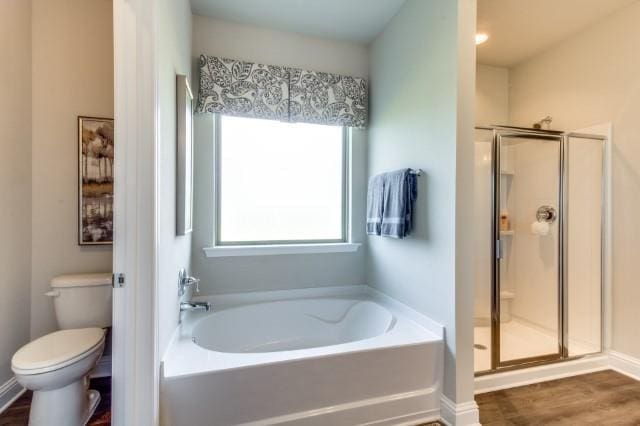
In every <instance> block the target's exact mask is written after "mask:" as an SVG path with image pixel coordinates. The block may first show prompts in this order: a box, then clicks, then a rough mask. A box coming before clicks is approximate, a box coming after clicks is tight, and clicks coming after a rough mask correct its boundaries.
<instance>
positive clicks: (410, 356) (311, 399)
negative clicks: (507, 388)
mask: <svg viewBox="0 0 640 426" xmlns="http://www.w3.org/2000/svg"><path fill="white" fill-rule="evenodd" d="M207 300H209V301H210V302H211V303H212V305H213V309H212V312H210V313H189V314H187V315H185V316H184V318H183V322H182V325H181V326H180V327H179V329H178V330H177V332H176V336H174V339H173V341H172V343H171V345H170V347H169V349H168V350H167V353H166V355H165V358H164V360H163V371H162V378H161V398H162V399H161V415H162V423H163V424H165V425H173V426H182V425H189V426H200V425H202V426H205V425H206V426H212V425H213V426H217V425H220V426H228V425H237V424H252V425H271V424H290V425H294V424H295V425H323V426H326V425H345V426H347V425H348V426H352V425H357V424H375V425H384V424H389V425H391V424H393V425H395V424H412V423H417V422H420V421H429V420H433V419H437V418H438V417H439V399H440V383H441V379H442V370H443V366H442V363H443V353H442V352H443V343H442V327H441V326H439V325H438V324H436V323H434V322H432V321H431V320H429V319H428V318H425V317H423V316H421V315H419V314H417V313H415V312H414V311H411V310H410V309H408V308H406V307H405V306H404V305H402V304H399V303H398V302H395V301H394V300H392V299H389V298H387V297H385V296H382V295H380V294H378V293H375V292H373V291H372V290H369V289H368V288H367V287H364V286H357V287H336V288H330V289H311V290H294V291H287V292H262V293H251V294H243V295H230V296H220V297H213V298H208V299H207Z"/></svg>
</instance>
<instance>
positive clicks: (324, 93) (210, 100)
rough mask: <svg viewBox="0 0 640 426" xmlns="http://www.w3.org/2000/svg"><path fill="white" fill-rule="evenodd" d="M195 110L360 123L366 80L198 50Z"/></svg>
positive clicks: (362, 121)
mask: <svg viewBox="0 0 640 426" xmlns="http://www.w3.org/2000/svg"><path fill="white" fill-rule="evenodd" d="M196 112H209V113H220V114H226V115H235V116H240V117H252V118H266V119H272V120H281V121H288V122H294V123H295V122H298V123H316V124H328V125H334V126H349V127H365V126H366V124H367V83H366V81H365V80H364V79H362V78H357V77H347V76H341V75H337V74H330V73H324V72H314V71H305V70H301V69H298V68H291V67H281V66H276V65H262V64H256V63H253V62H246V61H239V60H234V59H226V58H216V57H214V56H204V55H201V56H200V92H199V96H198V104H197V106H196Z"/></svg>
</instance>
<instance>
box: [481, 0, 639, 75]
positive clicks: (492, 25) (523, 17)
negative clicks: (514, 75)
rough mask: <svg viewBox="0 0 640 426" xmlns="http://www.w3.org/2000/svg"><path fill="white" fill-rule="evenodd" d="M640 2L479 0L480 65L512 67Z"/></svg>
mask: <svg viewBox="0 0 640 426" xmlns="http://www.w3.org/2000/svg"><path fill="white" fill-rule="evenodd" d="M636 1H639V0H478V32H484V33H487V34H489V40H488V41H487V42H485V43H483V44H481V45H479V46H478V49H477V54H478V62H480V63H482V64H487V65H497V66H506V67H510V66H513V65H515V64H518V63H519V62H521V61H523V60H525V59H528V58H530V57H531V56H534V55H535V54H537V53H539V52H541V51H544V50H545V49H547V48H549V47H550V46H553V45H554V44H556V43H558V42H560V41H562V40H563V39H565V38H567V37H569V36H570V35H572V34H574V33H576V32H578V31H580V30H581V29H583V28H585V27H588V26H589V25H591V24H594V23H595V22H597V21H598V20H600V19H602V18H604V17H606V16H607V15H610V14H612V13H614V12H616V11H617V10H619V9H621V8H623V7H624V6H627V5H629V4H631V3H634V2H636Z"/></svg>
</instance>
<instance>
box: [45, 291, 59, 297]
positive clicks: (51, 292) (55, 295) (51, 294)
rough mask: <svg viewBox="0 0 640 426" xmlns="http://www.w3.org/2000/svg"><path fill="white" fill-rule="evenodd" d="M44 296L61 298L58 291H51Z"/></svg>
mask: <svg viewBox="0 0 640 426" xmlns="http://www.w3.org/2000/svg"><path fill="white" fill-rule="evenodd" d="M44 295H45V296H49V297H58V296H60V292H59V291H58V290H51V291H48V292H46V293H45V294H44Z"/></svg>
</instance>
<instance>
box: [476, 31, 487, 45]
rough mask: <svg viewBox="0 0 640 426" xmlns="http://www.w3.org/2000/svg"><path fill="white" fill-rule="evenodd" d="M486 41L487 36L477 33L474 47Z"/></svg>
mask: <svg viewBox="0 0 640 426" xmlns="http://www.w3.org/2000/svg"><path fill="white" fill-rule="evenodd" d="M487 40H489V34H486V33H478V34H476V46H477V45H478V44H482V43H484V42H485V41H487Z"/></svg>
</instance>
